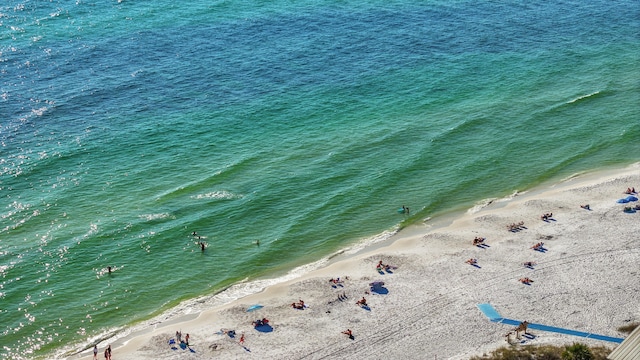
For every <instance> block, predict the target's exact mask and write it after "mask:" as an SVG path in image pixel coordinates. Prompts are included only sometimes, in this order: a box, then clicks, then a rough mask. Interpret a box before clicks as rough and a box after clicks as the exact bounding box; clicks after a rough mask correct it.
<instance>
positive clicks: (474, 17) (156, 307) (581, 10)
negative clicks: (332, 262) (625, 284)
mask: <svg viewBox="0 0 640 360" xmlns="http://www.w3.org/2000/svg"><path fill="white" fill-rule="evenodd" d="M638 29H640V6H639V5H638V3H637V1H632V0H621V1H615V2H611V1H601V0H595V1H589V2H583V1H557V2H545V1H534V2H526V3H522V2H521V1H500V2H489V1H480V2H477V1H421V2H415V1H406V0H397V1H393V0H392V1H360V0H353V1H349V0H347V1H332V0H331V1H324V2H317V1H304V0H303V1H296V2H290V1H278V0H275V1H256V2H248V1H204V0H194V1H190V2H188V3H181V2H176V1H166V0H156V1H130V0H122V1H115V0H114V1H83V0H78V1H76V2H68V1H56V0H51V1H42V0H5V1H3V2H2V4H0V215H1V216H0V340H1V343H2V347H1V348H0V358H2V359H24V358H45V357H46V358H51V357H61V356H64V354H69V353H73V352H74V351H77V350H80V349H83V348H85V347H86V346H89V344H91V343H92V342H94V341H97V339H103V338H108V339H109V340H106V341H111V339H113V338H112V337H111V336H112V335H115V336H116V337H117V336H120V335H122V334H123V333H126V331H127V330H126V329H128V328H129V327H130V326H131V325H134V324H136V323H140V322H141V321H143V320H146V319H149V318H151V317H153V316H155V315H158V314H160V313H162V312H165V311H171V309H173V308H174V307H175V306H177V305H178V304H179V303H181V302H183V301H186V300H189V299H194V298H198V297H201V296H204V295H210V294H215V293H218V292H220V291H222V290H224V289H227V288H228V287H229V286H231V285H233V284H236V286H235V287H234V289H236V292H235V293H230V294H228V296H227V299H232V298H233V297H234V296H240V295H241V294H242V293H243V292H242V291H243V290H242V289H244V291H252V290H255V288H256V286H257V285H256V283H255V282H252V281H253V280H257V279H265V278H267V279H268V278H272V277H278V276H282V275H283V274H286V273H287V272H289V271H292V270H293V269H297V270H294V271H304V269H307V268H305V267H301V266H303V265H305V264H309V263H314V262H316V261H318V260H319V259H323V258H326V257H328V256H330V255H331V254H334V253H336V252H338V251H340V250H343V249H345V248H349V247H357V246H361V245H362V244H367V243H372V242H375V241H379V240H381V239H385V238H388V237H389V236H390V235H391V234H393V233H394V232H395V231H397V230H398V229H401V228H402V227H405V226H408V225H411V224H414V223H420V222H423V221H424V220H425V219H426V218H430V217H437V216H438V214H443V213H447V212H451V211H455V210H460V209H464V208H468V207H471V206H473V204H475V203H478V202H480V201H482V200H483V199H487V198H494V197H502V196H506V195H508V194H511V193H513V192H514V191H516V190H520V191H521V190H526V189H528V188H531V187H533V186H536V185H539V184H541V183H545V182H548V181H552V180H557V179H561V178H563V177H566V176H570V175H571V174H574V173H578V172H584V171H589V170H594V169H599V168H606V167H615V166H624V165H627V164H630V163H633V162H637V161H638V160H640V141H639V140H640V71H639V70H640V59H639V58H640V55H639V54H640V38H639V37H638ZM402 205H406V206H408V207H410V209H411V213H410V215H404V214H400V213H398V212H397V209H398V208H399V207H400V206H402ZM194 231H197V233H198V235H199V236H201V238H200V239H198V238H197V237H194V236H192V235H191V234H192V232H194ZM198 241H203V242H205V243H206V245H207V248H206V250H205V251H204V252H202V251H200V248H199V246H198V244H197V243H198ZM256 241H259V245H256ZM108 266H111V267H112V273H111V274H109V273H108V272H107V267H108ZM238 284H240V285H238ZM243 284H244V285H243ZM252 284H253V285H252ZM238 289H240V290H238ZM228 291H229V290H227V292H228ZM223 294H224V292H223ZM178 312H180V311H176V313H178Z"/></svg>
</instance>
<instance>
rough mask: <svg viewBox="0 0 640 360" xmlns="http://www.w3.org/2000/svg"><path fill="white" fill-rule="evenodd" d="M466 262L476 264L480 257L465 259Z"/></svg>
mask: <svg viewBox="0 0 640 360" xmlns="http://www.w3.org/2000/svg"><path fill="white" fill-rule="evenodd" d="M465 262H466V263H467V264H469V265H476V264H478V259H474V258H471V259H468V260H467V261H465Z"/></svg>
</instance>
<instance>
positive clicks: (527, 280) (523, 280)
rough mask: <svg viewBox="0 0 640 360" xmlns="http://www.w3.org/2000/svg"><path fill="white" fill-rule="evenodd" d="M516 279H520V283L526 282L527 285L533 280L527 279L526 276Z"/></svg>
mask: <svg viewBox="0 0 640 360" xmlns="http://www.w3.org/2000/svg"><path fill="white" fill-rule="evenodd" d="M518 281H520V282H521V283H523V284H526V285H529V284H531V283H532V282H533V280H531V279H529V278H528V277H524V278H522V279H520V280H518Z"/></svg>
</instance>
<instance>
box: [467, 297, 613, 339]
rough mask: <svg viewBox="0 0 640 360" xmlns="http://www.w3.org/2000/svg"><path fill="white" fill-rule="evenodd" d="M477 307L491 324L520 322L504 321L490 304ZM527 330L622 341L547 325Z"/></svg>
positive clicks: (514, 323) (534, 326)
mask: <svg viewBox="0 0 640 360" xmlns="http://www.w3.org/2000/svg"><path fill="white" fill-rule="evenodd" d="M477 306H478V309H480V311H482V313H483V314H484V315H485V316H486V317H488V318H489V320H490V321H492V322H497V323H501V324H507V325H513V326H518V325H520V323H521V322H522V321H518V320H513V319H506V318H503V317H501V316H500V314H499V313H498V311H497V310H496V309H495V308H494V307H493V306H491V304H478V305H477ZM528 328H529V329H534V330H540V331H549V332H555V333H560V334H567V335H573V336H580V337H584V338H589V339H596V340H602V341H609V342H613V343H616V344H620V343H621V342H622V341H623V340H624V339H621V338H616V337H611V336H604V335H598V334H592V333H587V332H582V331H576V330H570V329H563V328H559V327H555V326H548V325H542V324H534V323H529V325H528Z"/></svg>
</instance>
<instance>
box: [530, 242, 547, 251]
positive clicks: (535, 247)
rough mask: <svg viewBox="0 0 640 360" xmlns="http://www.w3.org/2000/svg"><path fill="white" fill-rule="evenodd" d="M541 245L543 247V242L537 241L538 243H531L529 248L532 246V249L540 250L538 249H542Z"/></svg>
mask: <svg viewBox="0 0 640 360" xmlns="http://www.w3.org/2000/svg"><path fill="white" fill-rule="evenodd" d="M543 247H544V243H543V242H539V243H537V244H535V245H533V246H532V247H531V248H532V249H533V250H540V249H542V248H543Z"/></svg>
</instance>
